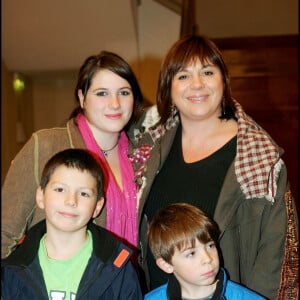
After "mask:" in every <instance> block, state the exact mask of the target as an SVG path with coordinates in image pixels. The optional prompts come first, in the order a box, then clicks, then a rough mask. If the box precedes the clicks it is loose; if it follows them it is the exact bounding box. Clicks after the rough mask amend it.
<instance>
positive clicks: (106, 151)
mask: <svg viewBox="0 0 300 300" xmlns="http://www.w3.org/2000/svg"><path fill="white" fill-rule="evenodd" d="M118 142H119V139H117V142H116V143H115V144H114V145H113V146H112V147H111V148H110V149H107V150H103V149H101V151H102V153H103V155H104V156H105V157H107V156H108V152H109V151H111V150H113V149H115V148H116V147H117V145H118Z"/></svg>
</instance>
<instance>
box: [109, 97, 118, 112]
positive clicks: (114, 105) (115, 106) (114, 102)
mask: <svg viewBox="0 0 300 300" xmlns="http://www.w3.org/2000/svg"><path fill="white" fill-rule="evenodd" d="M109 104H110V107H111V108H113V109H118V108H119V107H120V100H119V96H118V95H112V96H111V99H110V102H109Z"/></svg>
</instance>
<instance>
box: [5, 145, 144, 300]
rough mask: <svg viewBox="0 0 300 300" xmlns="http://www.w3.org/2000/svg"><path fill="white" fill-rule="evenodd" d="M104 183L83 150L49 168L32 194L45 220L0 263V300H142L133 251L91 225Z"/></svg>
mask: <svg viewBox="0 0 300 300" xmlns="http://www.w3.org/2000/svg"><path fill="white" fill-rule="evenodd" d="M103 179H104V178H103V172H102V169H101V167H100V166H99V164H98V163H97V161H96V160H95V159H94V158H93V156H92V155H91V154H89V153H88V152H87V151H86V150H81V149H67V150H64V151H61V152H59V153H57V154H55V155H54V156H53V157H52V158H51V159H50V160H49V161H48V162H47V164H46V165H45V167H44V170H43V173H42V178H41V182H40V186H39V188H38V189H37V192H36V203H37V206H38V207H39V208H41V209H44V210H45V215H46V220H44V221H41V222H40V223H38V224H36V225H35V226H34V227H32V228H31V229H30V230H29V232H28V234H27V235H26V237H25V239H24V241H23V243H22V244H21V245H20V246H19V247H18V248H17V249H16V250H15V251H14V252H13V253H12V254H11V255H10V256H8V257H7V258H6V259H5V260H3V261H2V278H1V285H2V289H1V295H2V299H4V300H6V299H19V300H20V299H26V300H27V299H31V300H34V299H38V300H41V299H53V300H54V299H70V300H74V299H75V298H76V300H79V299H89V300H90V299H109V300H113V299H124V300H125V299H134V300H136V299H142V294H141V290H140V285H139V282H138V278H137V274H136V271H135V269H134V268H133V266H132V264H131V261H130V257H131V250H130V249H129V248H127V247H126V246H125V245H124V244H122V243H121V242H119V241H118V240H116V239H115V238H114V237H113V236H112V235H111V234H110V233H109V232H107V231H106V230H105V229H104V228H101V227H99V226H96V225H95V224H94V223H93V222H92V219H93V218H95V217H97V216H98V214H99V213H100V211H101V209H102V207H103V205H104V195H103Z"/></svg>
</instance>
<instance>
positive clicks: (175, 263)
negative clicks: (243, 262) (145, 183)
mask: <svg viewBox="0 0 300 300" xmlns="http://www.w3.org/2000/svg"><path fill="white" fill-rule="evenodd" d="M219 234H220V231H219V227H218V225H217V224H216V223H215V222H214V221H213V220H212V219H210V218H209V217H208V216H207V215H205V214H204V213H203V212H202V211H201V210H200V209H199V208H197V207H196V206H193V205H190V204H186V203H176V204H171V205H169V206H167V207H166V208H164V209H162V210H160V211H159V212H158V213H157V214H156V216H155V217H154V218H153V220H152V222H151V224H150V227H149V231H148V240H149V246H150V249H151V251H152V253H153V255H154V258H155V259H156V263H157V265H158V266H159V268H161V269H162V270H163V271H164V272H166V273H168V274H171V275H170V277H169V281H168V283H166V284H165V285H162V286H160V287H158V288H156V289H155V290H153V291H151V292H149V293H148V294H146V296H145V300H152V299H153V300H154V299H155V300H175V299H176V300H178V299H182V300H188V299H201V300H209V299H213V300H216V299H228V300H259V299H265V298H264V297H262V296H259V295H258V294H256V293H255V292H253V291H251V290H249V289H247V288H245V287H243V286H241V285H239V284H237V283H235V282H233V281H230V280H228V279H227V277H226V273H225V270H224V269H223V268H220V266H219V255H218V249H217V241H218V238H219Z"/></svg>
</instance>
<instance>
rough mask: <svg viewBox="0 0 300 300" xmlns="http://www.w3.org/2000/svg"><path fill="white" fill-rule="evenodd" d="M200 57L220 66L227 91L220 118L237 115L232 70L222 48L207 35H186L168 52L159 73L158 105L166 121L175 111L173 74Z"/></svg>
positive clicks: (202, 60)
mask: <svg viewBox="0 0 300 300" xmlns="http://www.w3.org/2000/svg"><path fill="white" fill-rule="evenodd" d="M197 59H199V60H200V62H201V63H202V64H204V63H207V62H208V61H209V62H211V63H212V64H214V65H215V66H217V67H218V68H219V69H220V71H221V73H222V77H223V82H224V94H223V100H222V101H224V102H223V103H222V115H221V116H220V118H221V119H231V118H234V113H235V107H234V103H233V100H232V97H231V91H230V86H229V73H228V70H227V67H226V65H225V62H224V60H223V57H222V54H221V52H220V50H219V49H218V48H217V46H216V45H215V43H214V42H213V41H211V40H210V39H208V38H207V37H205V36H199V35H187V36H185V37H183V38H181V39H179V40H178V41H177V42H176V43H175V44H174V45H173V46H172V47H171V49H170V50H169V52H168V53H167V55H166V57H165V59H164V61H163V63H162V66H161V69H160V73H159V79H158V88H157V109H158V112H159V115H160V117H161V119H160V122H161V123H162V124H165V123H166V121H167V120H168V118H169V117H170V116H171V114H172V98H171V87H172V80H173V78H174V76H175V75H176V74H177V73H178V72H179V71H180V70H182V69H183V68H184V67H185V66H187V65H188V64H189V63H191V62H193V61H195V60H197Z"/></svg>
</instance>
